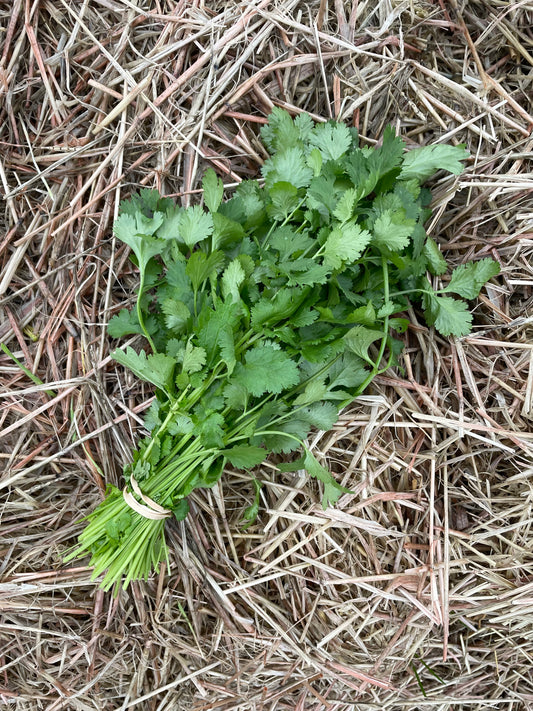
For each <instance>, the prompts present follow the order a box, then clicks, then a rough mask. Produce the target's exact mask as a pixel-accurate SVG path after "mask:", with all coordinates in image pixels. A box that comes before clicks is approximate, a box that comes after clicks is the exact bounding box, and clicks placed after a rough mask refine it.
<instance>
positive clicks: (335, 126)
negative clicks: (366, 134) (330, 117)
mask: <svg viewBox="0 0 533 711" xmlns="http://www.w3.org/2000/svg"><path fill="white" fill-rule="evenodd" d="M309 143H310V144H311V145H312V146H314V147H315V148H318V150H319V151H320V153H321V154H322V157H323V158H324V160H338V159H339V158H340V157H341V156H343V155H344V154H345V153H346V151H347V150H348V149H349V148H350V146H351V145H352V134H351V133H350V129H349V128H348V126H346V125H345V124H343V123H334V122H328V123H322V124H318V125H317V126H315V128H314V130H313V131H312V132H311V134H310V136H309Z"/></svg>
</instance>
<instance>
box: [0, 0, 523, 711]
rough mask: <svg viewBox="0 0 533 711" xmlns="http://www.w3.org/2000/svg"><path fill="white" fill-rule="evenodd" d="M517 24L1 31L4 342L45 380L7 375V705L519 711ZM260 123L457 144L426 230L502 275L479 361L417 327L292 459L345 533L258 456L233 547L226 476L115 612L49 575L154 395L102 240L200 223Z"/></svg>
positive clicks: (403, 15)
mask: <svg viewBox="0 0 533 711" xmlns="http://www.w3.org/2000/svg"><path fill="white" fill-rule="evenodd" d="M532 26H533V4H532V3H531V2H530V1H525V0H522V1H519V2H508V1H507V0H505V1H504V0H470V1H469V2H468V3H462V2H458V1H457V2H456V1H453V2H449V3H447V2H442V1H441V0H435V1H430V0H420V1H419V0H416V1H415V0H412V1H409V0H406V1H405V2H401V1H396V0H377V1H374V2H370V1H369V0H358V1H357V0H355V1H354V2H351V1H350V2H338V1H337V0H321V1H320V2H300V1H299V0H277V1H276V2H273V1H269V0H261V1H246V2H239V3H232V2H227V3H223V2H203V0H192V1H190V2H189V1H187V2H185V1H184V0H178V1H176V0H168V1H167V0H159V1H158V2H155V3H147V2H140V1H139V0H105V1H104V0H98V1H97V2H82V3H71V2H67V1H66V0H60V1H59V2H48V1H47V0H45V1H44V2H34V1H33V0H14V2H12V3H9V4H8V3H4V4H3V5H2V6H0V42H1V47H0V95H1V101H0V113H1V120H0V125H1V126H2V129H1V134H0V140H1V141H2V144H1V151H0V183H1V186H0V189H1V191H2V193H3V198H4V199H3V202H2V208H1V219H2V230H1V231H0V272H1V276H0V340H1V341H2V342H3V343H4V344H5V345H6V346H7V347H8V348H9V350H10V351H11V352H12V353H13V354H14V355H15V357H16V358H17V359H18V360H19V361H20V362H22V363H23V364H24V365H25V367H26V368H27V369H28V370H29V371H31V373H32V374H34V376H36V377H37V378H38V380H40V381H41V382H42V383H43V384H44V385H42V386H41V385H38V384H35V381H34V382H32V380H31V379H30V378H29V377H28V375H27V374H26V372H24V371H23V370H21V369H20V368H19V367H18V366H17V365H16V364H15V363H14V362H13V361H12V360H11V358H10V357H9V356H8V355H7V354H6V353H4V352H3V351H2V353H0V398H1V409H0V427H1V428H2V438H1V439H0V472H1V473H0V487H1V491H2V499H1V517H2V518H1V524H0V526H1V529H0V534H1V535H0V541H1V543H0V548H1V563H0V571H1V578H0V610H1V619H0V701H1V702H2V703H3V702H5V703H6V704H8V705H7V706H6V708H10V707H13V708H17V709H20V710H21V711H35V710H36V709H43V710H46V711H61V710H65V709H67V710H69V711H70V710H71V709H72V710H76V711H78V710H80V711H81V710H83V711H85V710H88V709H117V710H118V709H120V710H121V711H125V710H126V709H135V708H139V709H141V708H142V709H150V710H153V711H155V710H156V709H157V710H158V711H163V710H165V711H171V710H172V711H175V710H178V711H180V710H185V709H187V710H189V709H193V710H194V711H207V710H217V711H230V710H231V711H237V710H238V711H248V710H252V709H253V710H259V709H261V710H262V709H268V710H269V711H274V709H276V711H277V710H280V709H290V710H291V711H294V710H296V711H319V710H320V711H321V710H322V709H327V710H328V711H337V710H338V711H341V710H344V709H354V708H357V709H361V710H364V711H367V710H369V709H380V710H381V709H391V710H392V709H394V710H395V711H396V710H399V709H425V708H432V709H433V708H434V709H439V711H440V710H442V711H444V710H448V709H449V710H450V711H451V710H452V709H453V710H455V709H459V708H460V709H462V710H463V711H470V710H472V711H474V709H476V710H478V709H484V708H490V709H499V708H505V709H511V710H514V709H516V710H517V711H518V710H519V709H526V708H530V707H532V706H533V692H532V685H531V664H532V661H533V660H532V652H531V650H532V648H533V547H532V523H533V509H532V504H533V488H532V480H533V461H532V445H533V442H532V435H531V423H532V421H533V358H532V351H531V335H532V327H533V313H532V304H533V270H532V267H531V264H532V262H533V230H532V228H531V225H532V219H533V199H532V195H533V193H532V187H533V183H532V179H531V169H530V166H531V157H532V147H533V143H532V140H531V129H532V127H533V118H532V113H533V109H532V108H531V104H530V98H528V97H530V96H531V77H532V76H533V66H532V65H533V59H532V55H531V39H532V31H531V27H532ZM273 105H277V106H282V107H285V108H287V109H288V110H290V111H291V112H293V113H297V112H299V111H308V112H309V113H311V114H312V115H313V116H315V117H316V118H321V119H326V118H329V117H330V116H333V117H338V118H341V119H342V120H345V121H347V122H348V123H350V125H354V126H357V127H358V128H359V130H360V133H361V136H362V140H363V142H366V143H367V144H368V145H371V144H374V142H375V141H377V140H379V137H380V136H381V134H382V131H383V129H384V127H385V125H386V124H387V123H392V124H393V125H394V126H395V127H397V128H398V130H399V131H400V132H401V133H402V135H404V136H405V137H406V139H407V141H408V143H409V144H410V145H411V146H413V145H418V144H424V143H430V142H435V141H439V142H457V143H459V142H465V143H467V145H468V147H469V149H470V152H471V153H472V156H473V159H472V161H471V163H470V165H469V167H468V172H467V173H466V174H465V175H464V176H462V177H461V181H460V183H459V184H457V183H456V182H454V180H452V179H442V180H441V181H437V182H436V184H435V185H434V195H435V200H434V218H433V221H432V223H431V229H432V234H433V235H434V236H435V237H436V238H437V239H438V241H439V243H440V246H441V248H442V250H443V251H444V252H445V253H446V257H447V258H448V259H449V260H450V261H452V262H453V263H455V264H459V263H461V262H462V261H464V260H467V259H476V258H482V257H485V256H491V257H493V258H495V259H498V260H499V261H500V263H501V264H502V275H501V277H500V278H499V280H497V281H498V283H497V285H493V286H491V287H490V288H488V289H487V290H486V291H485V292H484V294H483V296H482V298H481V299H480V300H479V302H478V304H477V306H476V308H475V322H476V328H475V331H474V333H473V334H472V336H471V337H470V338H466V339H464V340H462V341H452V342H448V341H446V340H443V339H441V338H438V337H436V336H435V334H434V333H433V332H431V331H428V329H427V328H425V326H424V325H423V324H422V323H420V324H419V323H418V321H417V314H415V313H413V314H411V317H412V320H413V324H414V325H413V326H412V327H411V328H410V330H409V331H408V333H407V334H406V351H405V358H404V362H403V365H404V367H403V370H395V371H391V372H389V373H387V374H385V375H384V376H382V377H380V378H379V379H378V380H377V382H375V383H374V385H373V388H372V390H371V391H370V392H369V393H368V394H367V396H365V397H364V398H361V399H360V400H359V401H358V402H357V403H356V404H355V405H354V407H353V408H351V409H350V411H348V412H345V413H344V414H343V416H342V417H341V419H340V421H339V423H338V425H337V426H336V427H335V428H334V430H333V431H332V432H329V433H317V434H316V436H315V437H314V438H313V439H312V441H310V443H309V444H310V446H312V448H313V450H314V452H315V453H316V454H317V456H320V457H321V458H322V460H323V461H324V462H325V463H327V465H328V466H329V467H331V468H332V469H333V470H334V471H335V472H336V473H337V474H338V476H339V478H340V479H341V480H342V483H343V484H345V485H346V486H349V488H350V489H351V490H352V491H353V492H354V493H353V494H349V495H346V496H344V497H343V499H342V500H341V501H340V503H339V506H338V507H337V508H335V509H328V510H327V511H325V512H324V511H322V510H321V508H320V505H319V500H320V497H319V492H318V491H317V489H316V485H315V483H314V482H309V481H308V480H307V479H306V478H305V477H304V476H303V475H298V474H296V475H295V476H293V477H292V476H290V475H286V474H285V475H281V474H280V473H279V472H278V471H277V470H276V463H275V462H274V461H273V462H270V463H268V464H267V465H265V466H264V467H263V468H262V469H261V470H260V471H258V472H256V475H257V476H258V477H259V478H261V479H262V480H263V481H264V482H265V487H264V490H263V491H264V494H263V499H262V509H261V513H260V516H259V519H258V522H257V524H256V525H254V526H252V527H251V528H249V529H247V530H246V531H243V530H242V528H241V527H240V525H239V519H240V516H241V513H242V497H243V493H245V494H246V493H247V492H248V493H249V495H250V497H251V496H252V487H251V484H250V482H249V479H248V478H247V477H245V476H243V475H242V474H239V473H235V472H231V471H229V472H227V474H226V475H225V478H224V481H223V485H222V486H221V487H217V488H214V489H213V490H211V491H204V492H201V493H199V494H197V495H195V496H194V500H193V506H192V513H191V515H190V516H189V517H188V519H187V521H186V522H185V523H182V524H177V523H171V522H169V523H167V527H168V530H169V536H170V540H171V547H172V551H171V558H170V568H167V566H163V568H162V569H161V571H160V573H159V575H158V576H156V577H155V578H154V579H153V580H152V581H150V582H149V583H148V584H136V585H135V586H133V588H132V590H131V592H130V593H128V594H125V593H121V594H120V595H119V597H118V598H116V599H114V598H113V597H112V596H111V595H107V594H104V593H103V592H102V591H100V590H99V589H98V588H97V586H96V585H95V584H93V583H90V582H89V580H90V570H89V569H88V568H87V567H85V566H77V567H68V568H65V567H63V566H62V564H61V557H62V554H63V552H64V550H65V549H66V547H67V546H69V545H71V544H72V543H73V542H74V540H75V537H76V535H77V534H78V533H79V532H80V530H81V528H82V526H83V523H82V521H81V518H82V516H84V515H86V514H87V513H88V512H90V511H91V510H92V509H93V508H94V506H95V505H96V503H97V502H98V501H99V500H100V498H101V496H102V492H103V491H104V490H105V486H106V483H107V482H112V483H114V484H117V485H120V486H123V481H122V480H121V469H122V465H123V464H124V463H125V462H126V461H127V460H128V453H129V451H130V448H131V445H132V442H133V440H134V438H135V437H137V436H138V435H139V434H140V433H141V432H142V416H143V411H142V408H143V407H144V406H140V405H139V403H143V402H146V401H147V400H149V395H150V393H149V392H144V391H143V388H144V386H143V385H142V384H140V383H138V382H133V380H130V379H129V376H128V375H126V374H125V373H124V372H123V370H122V369H119V368H117V367H116V366H115V365H114V364H113V363H112V362H111V360H110V358H109V351H110V348H111V345H112V344H111V343H110V339H109V337H108V336H107V335H106V331H105V327H104V324H105V322H106V321H107V320H108V319H109V318H110V317H111V316H112V315H113V314H115V313H117V312H118V310H120V308H123V307H124V306H126V305H128V299H129V295H130V294H131V293H132V288H133V287H132V285H133V284H134V283H135V275H134V267H133V266H132V264H131V262H130V261H129V259H128V254H127V252H126V250H125V249H124V247H119V246H118V245H117V244H116V243H115V241H114V239H113V237H112V235H111V224H112V221H113V218H114V217H115V216H116V214H117V209H118V204H119V201H120V200H121V199H122V198H123V197H126V196H128V195H129V194H130V193H131V192H132V191H133V190H134V189H137V188H138V187H142V186H149V187H157V188H158V189H160V190H161V191H162V192H164V193H165V194H170V195H174V196H176V197H177V199H178V200H179V201H181V202H182V203H183V204H188V203H189V202H194V201H196V200H198V199H199V178H200V176H201V174H202V172H203V170H204V169H205V168H206V167H207V166H213V167H214V168H215V169H216V170H217V172H218V173H219V175H220V176H221V177H223V179H224V182H225V183H226V184H227V185H228V187H230V186H231V185H232V184H235V183H237V182H238V181H240V180H242V179H246V178H254V177H256V176H257V175H258V173H259V168H260V165H261V163H262V161H263V160H264V158H265V157H266V156H265V153H264V150H263V148H262V146H261V144H260V141H259V140H258V127H259V125H260V124H261V123H262V122H264V120H265V117H266V116H267V114H268V112H269V110H270V109H271V107H272V106H273ZM134 345H135V343H134ZM37 382H38V381H37ZM145 503H146V502H145Z"/></svg>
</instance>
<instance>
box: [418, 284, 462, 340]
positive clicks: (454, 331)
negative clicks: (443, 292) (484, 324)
mask: <svg viewBox="0 0 533 711" xmlns="http://www.w3.org/2000/svg"><path fill="white" fill-rule="evenodd" d="M424 316H425V317H426V321H427V322H428V324H429V325H430V326H435V328H436V329H437V331H439V333H441V334H442V335H443V336H457V337H458V338H461V336H467V335H468V334H469V333H470V331H471V330H472V314H471V313H470V311H469V310H468V304H466V303H465V302H464V301H462V300H461V299H454V298H453V297H451V296H436V295H434V294H424Z"/></svg>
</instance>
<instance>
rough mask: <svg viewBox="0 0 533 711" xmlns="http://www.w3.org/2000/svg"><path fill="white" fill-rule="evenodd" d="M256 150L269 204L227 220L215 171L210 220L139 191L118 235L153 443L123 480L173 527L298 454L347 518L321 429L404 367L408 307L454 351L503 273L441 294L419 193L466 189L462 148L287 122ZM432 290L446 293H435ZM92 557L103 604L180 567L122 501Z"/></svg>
mask: <svg viewBox="0 0 533 711" xmlns="http://www.w3.org/2000/svg"><path fill="white" fill-rule="evenodd" d="M261 136H262V138H263V141H264V143H265V145H266V146H267V148H268V149H269V150H270V152H271V156H270V158H268V159H267V160H266V161H265V163H264V165H263V168H262V174H263V177H264V186H261V185H260V184H259V183H257V182H254V181H244V182H243V183H241V184H240V185H239V186H238V188H237V189H236V190H235V192H234V194H233V195H232V196H231V197H230V198H229V199H228V200H226V201H225V202H224V201H223V198H224V185H223V183H222V181H221V180H220V178H218V177H217V175H216V174H215V172H214V170H212V169H209V170H208V171H207V172H206V174H205V176H204V179H203V182H202V187H203V205H194V206H192V207H188V208H186V209H184V208H180V207H177V206H175V205H174V204H173V203H172V201H170V200H168V199H166V198H162V197H161V196H160V195H158V193H157V192H155V191H150V190H142V191H141V192H140V194H139V195H135V196H133V197H132V198H131V199H130V200H129V201H126V202H124V203H122V205H121V211H120V216H119V218H118V219H117V221H116V222H115V226H114V231H115V235H116V236H117V238H118V239H120V240H121V241H123V242H124V243H125V244H127V245H129V246H130V247H131V249H132V250H133V252H134V255H135V263H136V265H137V266H138V268H139V272H140V274H139V282H140V285H139V289H138V293H137V301H136V306H135V309H134V310H132V311H127V310H126V309H122V310H121V311H120V313H119V314H118V315H116V316H114V317H113V318H112V319H111V321H110V323H109V334H110V335H111V336H112V337H115V338H120V337H122V336H126V335H132V334H141V335H144V336H145V337H146V339H147V340H148V344H149V346H150V348H151V350H152V352H151V353H148V354H147V352H146V351H145V350H140V351H139V352H136V351H135V350H134V349H133V348H131V347H128V348H127V349H126V350H125V351H124V350H120V349H118V350H116V351H114V353H113V358H114V359H115V361H116V362H117V363H118V364H119V365H121V366H124V367H126V368H128V369H129V370H131V371H132V372H133V373H134V374H135V375H136V376H137V377H138V378H140V379H142V380H144V381H146V382H148V383H151V384H153V385H154V386H155V388H156V400H155V401H154V403H153V404H152V406H151V407H150V410H149V411H148V414H147V416H146V423H145V424H146V427H147V429H148V430H149V431H150V438H148V439H145V440H142V441H141V442H140V443H139V446H138V449H137V451H136V452H135V453H134V455H133V461H132V463H131V465H128V467H126V469H125V477H126V481H127V482H132V481H133V479H132V477H133V478H134V479H135V480H136V482H137V484H136V486H140V487H141V491H142V494H143V496H147V497H150V499H151V500H152V501H153V502H155V503H156V504H157V505H159V506H162V507H164V509H165V510H171V511H172V512H173V513H174V516H175V517H176V518H177V519H178V520H181V519H183V518H184V517H185V516H186V515H187V511H188V504H187V496H188V495H189V494H190V493H191V492H192V491H193V490H194V489H195V488H197V487H205V486H212V485H213V484H214V483H216V481H217V480H218V479H219V477H220V476H221V474H222V471H223V468H224V465H225V464H226V463H229V464H230V465H231V466H233V467H235V468H237V469H244V470H250V469H253V468H254V467H256V466H258V465H259V464H261V462H263V461H264V459H265V458H266V457H268V455H269V454H270V453H272V452H275V453H288V452H291V451H295V450H300V451H303V456H302V457H301V458H300V459H299V460H297V461H296V462H292V463H291V464H289V465H286V466H282V467H281V468H282V469H283V470H284V471H291V470H294V469H295V468H301V469H305V470H306V471H307V472H308V473H309V474H310V475H311V476H312V477H314V478H315V479H316V480H317V481H318V482H319V485H320V487H321V489H322V503H323V506H324V507H326V506H328V505H331V504H334V503H335V502H336V501H337V500H338V499H339V497H340V496H341V495H342V494H343V493H344V492H347V489H345V488H343V487H342V486H341V485H340V484H339V483H338V482H337V480H336V477H334V476H333V475H332V474H331V473H330V472H329V471H328V470H327V468H326V467H324V466H323V465H322V464H321V463H320V462H319V461H318V460H317V459H316V458H315V457H314V455H313V454H312V453H311V452H310V451H309V449H307V448H306V447H305V444H304V442H305V440H306V438H307V436H308V435H309V433H310V431H311V429H312V428H318V429H322V430H328V429H330V428H331V427H332V426H333V425H334V423H335V421H336V419H337V417H338V413H339V411H340V410H341V409H342V408H343V407H344V406H345V405H346V404H348V403H350V402H352V401H353V399H354V398H355V397H356V396H357V395H359V394H360V393H362V392H363V391H364V390H365V388H366V387H367V386H368V384H369V383H370V382H371V381H372V379H373V378H374V377H375V376H376V375H377V374H379V373H382V372H384V371H385V370H387V369H388V368H389V367H390V366H391V365H394V364H395V363H396V362H397V359H398V356H399V353H400V351H401V346H402V343H401V342H400V341H399V340H398V339H397V337H396V335H397V334H398V333H403V332H404V331H405V330H406V328H407V327H408V325H409V321H408V320H407V319H406V317H405V312H406V311H407V309H408V308H409V306H410V305H414V306H417V305H419V304H420V305H421V307H422V309H423V310H424V314H425V317H426V322H427V323H428V324H429V325H430V326H434V327H435V328H436V330H437V331H438V332H440V333H441V334H442V335H443V336H450V335H454V336H463V335H465V334H467V333H468V332H469V331H470V328H471V324H472V315H471V313H470V309H469V306H468V304H467V303H466V302H465V301H463V299H474V298H476V296H477V295H478V293H479V290H480V288H481V287H482V286H483V284H484V283H485V282H486V281H487V280H488V279H490V278H492V277H494V276H496V275H497V274H498V272H499V268H498V265H497V264H496V263H495V262H493V261H492V260H490V259H482V260H480V261H477V262H473V263H469V264H465V265H462V266H460V267H458V268H457V269H456V270H455V271H454V272H453V273H452V275H451V279H449V280H446V277H444V275H445V272H446V271H447V264H446V261H445V259H444V257H443V255H442V254H441V253H440V251H439V248H438V246H437V244H436V242H435V241H434V240H433V239H431V238H429V237H428V236H427V235H426V232H425V230H424V223H425V221H426V220H427V218H428V216H429V214H430V212H429V210H428V204H429V198H430V196H429V194H428V191H427V190H425V189H422V188H421V182H422V181H423V180H425V179H427V178H428V177H430V176H431V175H433V174H434V173H435V172H436V171H439V170H445V171H448V172H451V173H453V174H458V173H459V172H460V171H461V169H462V162H461V161H462V160H464V159H465V158H467V157H468V154H467V153H466V151H465V150H464V149H463V148H462V147H458V148H455V147H453V146H440V145H439V146H430V147H421V148H416V149H414V150H412V151H410V152H407V153H406V152H405V150H404V143H403V141H402V140H401V139H400V138H399V137H397V136H396V135H395V133H394V131H393V130H392V129H391V128H387V129H386V131H385V133H384V135H383V140H382V144H381V146H378V147H376V148H368V147H366V146H365V147H359V145H358V135H357V131H355V130H354V129H350V128H348V127H347V126H345V125H343V124H338V123H335V122H327V123H323V124H318V125H315V124H314V123H313V121H312V120H311V118H310V117H309V116H307V115H306V114H301V115H299V116H298V117H296V118H295V119H294V120H293V119H292V118H291V117H290V116H289V114H288V113H287V112H285V111H283V110H281V109H278V108H275V109H274V110H273V112H272V115H271V116H270V121H269V124H268V125H267V126H265V127H263V128H262V130H261ZM427 273H429V275H430V277H433V278H434V277H440V276H443V277H444V282H445V284H446V282H447V285H446V286H444V287H443V288H440V289H439V288H436V287H435V286H434V285H433V283H432V281H430V279H429V278H428V277H427V276H426V274H427ZM133 491H134V493H135V495H137V496H139V494H138V490H136V489H135V488H134V490H133ZM254 492H255V493H254V499H253V503H252V504H251V506H249V507H248V508H247V510H246V512H245V516H244V518H245V520H246V525H251V523H252V522H253V520H254V518H255V516H257V515H258V514H259V501H260V484H259V483H258V482H257V481H255V480H254ZM141 501H142V497H140V499H139V502H141ZM87 551H88V552H91V554H92V559H91V563H92V564H93V565H94V566H95V575H98V574H99V573H100V572H103V571H107V572H106V575H105V577H104V583H103V584H104V587H106V588H109V587H110V586H111V585H113V584H114V583H117V582H119V581H120V580H123V581H124V584H125V585H127V584H128V582H129V581H130V580H133V579H136V578H142V577H144V578H146V577H147V576H148V575H149V574H150V573H151V571H152V569H153V568H154V567H156V566H157V564H158V563H159V561H161V560H164V559H165V558H166V556H167V551H166V545H165V539H164V522H162V521H153V520H148V519H145V518H143V517H142V515H141V514H140V513H138V512H137V511H134V510H132V509H131V508H130V507H129V504H128V503H127V501H125V500H124V497H123V496H122V494H121V492H119V491H117V490H111V491H110V493H109V496H108V497H107V498H106V500H105V501H104V502H103V503H102V504H101V506H100V507H99V508H98V509H97V510H96V511H95V512H94V513H93V514H91V516H90V518H89V524H88V526H87V528H86V530H85V531H84V533H83V534H82V536H81V537H80V546H79V548H78V549H77V550H76V551H74V552H73V554H72V555H71V557H73V556H76V555H82V554H83V553H85V552H87Z"/></svg>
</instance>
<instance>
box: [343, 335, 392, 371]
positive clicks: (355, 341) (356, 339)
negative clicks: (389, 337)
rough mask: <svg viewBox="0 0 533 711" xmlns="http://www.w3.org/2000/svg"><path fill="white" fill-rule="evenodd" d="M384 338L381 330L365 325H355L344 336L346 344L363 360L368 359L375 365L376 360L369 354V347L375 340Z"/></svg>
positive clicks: (368, 361) (367, 360)
mask: <svg viewBox="0 0 533 711" xmlns="http://www.w3.org/2000/svg"><path fill="white" fill-rule="evenodd" d="M381 338H383V333H382V332H381V331H374V330H372V329H370V328H365V326H354V327H353V328H351V329H350V330H349V331H348V333H347V334H346V335H345V336H344V342H345V343H346V346H347V347H348V348H349V349H350V350H351V351H352V352H353V353H355V354H356V355H358V356H359V357H360V358H362V359H363V360H366V362H367V363H370V365H372V366H373V365H374V361H373V360H372V358H370V356H369V355H368V349H369V348H370V346H371V345H372V343H374V341H377V340H380V339H381Z"/></svg>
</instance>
